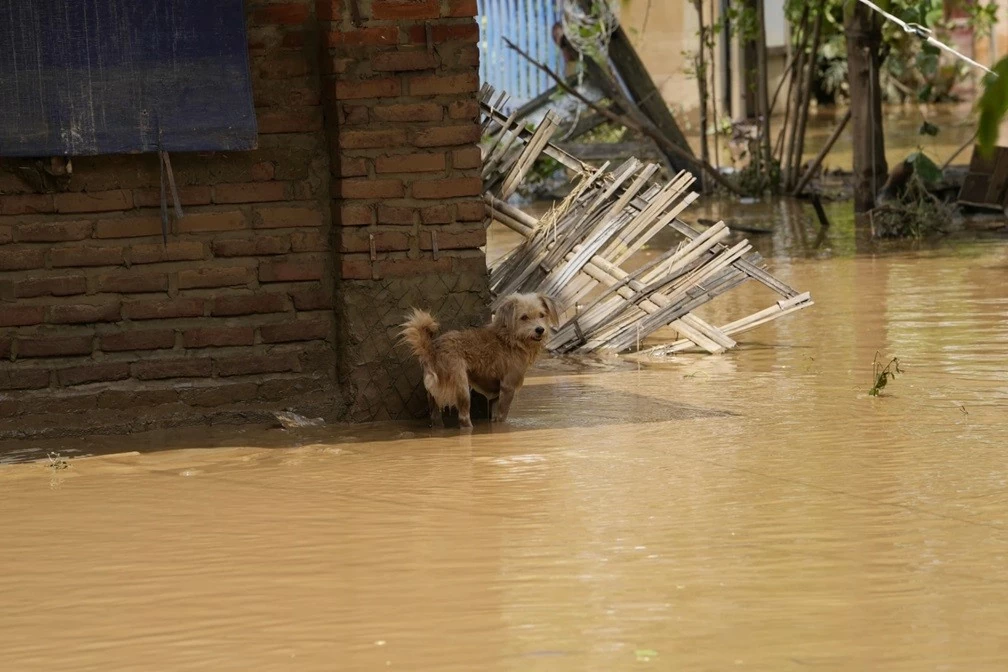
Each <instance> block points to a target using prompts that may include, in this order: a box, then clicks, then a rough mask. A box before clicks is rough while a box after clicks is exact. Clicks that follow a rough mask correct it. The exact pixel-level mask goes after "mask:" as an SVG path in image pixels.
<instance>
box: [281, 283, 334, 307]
mask: <svg viewBox="0 0 1008 672" xmlns="http://www.w3.org/2000/svg"><path fill="white" fill-rule="evenodd" d="M291 299H292V300H293V301H294V307H295V308H297V309H298V310H332V307H333V300H332V295H331V294H330V293H329V292H327V291H325V290H324V289H322V288H321V287H316V288H314V289H299V290H297V291H295V292H291Z"/></svg>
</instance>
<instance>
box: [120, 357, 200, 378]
mask: <svg viewBox="0 0 1008 672" xmlns="http://www.w3.org/2000/svg"><path fill="white" fill-rule="evenodd" d="M212 373H213V364H212V363H211V361H210V360H209V359H207V358H202V357H201V358H196V357H185V358H176V359H147V360H144V361H141V362H134V363H133V376H134V377H135V378H138V379H139V380H163V379H165V378H206V377H207V376H209V375H211V374H212Z"/></svg>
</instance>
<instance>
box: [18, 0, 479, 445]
mask: <svg viewBox="0 0 1008 672" xmlns="http://www.w3.org/2000/svg"><path fill="white" fill-rule="evenodd" d="M357 5H358V7H357V10H358V11H359V17H355V16H353V15H352V13H351V9H352V8H351V7H350V6H348V5H347V4H346V3H344V2H342V0H332V1H330V2H321V1H320V2H318V3H314V2H301V1H292V2H274V3H267V2H260V1H258V0H254V1H253V0H250V1H249V2H248V3H247V20H248V37H249V53H250V60H251V69H252V77H253V89H254V98H255V105H256V116H257V119H258V124H259V148H258V149H256V150H253V151H249V152H234V153H227V154H221V153H191V154H177V155H172V157H171V158H172V164H173V168H174V174H175V179H176V181H177V182H178V184H179V187H180V189H179V192H180V197H181V202H182V207H183V210H184V217H182V218H181V219H179V220H175V219H174V218H172V222H171V228H170V232H169V235H168V242H167V245H165V244H163V243H162V239H161V221H160V209H159V205H160V191H159V172H158V164H157V160H156V158H155V157H154V156H151V155H142V156H101V157H74V158H73V159H72V164H71V165H72V172H70V173H69V174H68V175H60V174H52V173H53V172H56V173H58V172H59V171H58V170H56V171H53V170H52V166H51V164H50V161H49V160H48V159H44V160H40V161H25V160H15V159H2V160H0V436H2V435H10V434H16V433H18V432H22V431H28V430H30V429H31V428H32V427H44V426H52V425H53V419H52V418H51V417H42V414H51V413H54V412H55V413H59V414H60V418H59V421H58V425H59V427H58V429H59V430H61V431H67V432H73V431H78V430H82V429H86V428H92V429H93V428H99V429H102V430H107V431H121V430H124V429H140V428H144V427H149V426H163V425H168V424H175V423H182V422H191V421H194V420H200V419H206V418H208V417H216V418H218V419H221V420H226V421H241V420H258V419H261V418H262V417H264V415H265V412H266V411H267V410H271V409H280V408H285V407H292V408H294V409H295V410H298V411H300V412H303V413H311V414H322V415H325V416H326V417H327V418H329V419H330V420H336V419H345V418H352V419H371V418H382V417H398V416H400V415H402V414H403V413H404V411H406V409H409V408H413V410H416V409H417V407H418V400H419V399H422V394H420V393H421V392H422V389H421V388H420V387H419V371H418V369H417V367H416V366H415V365H410V364H406V363H405V362H404V361H403V354H404V353H400V352H398V351H397V350H395V349H394V348H393V340H394V336H395V330H396V326H395V325H396V324H397V323H398V322H399V321H401V317H402V313H403V312H404V310H405V308H406V307H408V306H410V305H422V306H426V307H429V308H433V309H435V310H437V311H438V312H439V314H443V315H445V316H446V318H447V322H448V323H449V324H451V323H458V324H463V323H472V322H475V321H479V320H481V319H482V318H483V317H484V314H485V305H486V299H487V289H486V270H485V261H484V257H483V253H482V251H481V250H480V249H479V247H480V246H481V245H483V244H484V240H485V234H484V228H483V223H482V217H483V210H482V205H481V201H480V199H479V196H480V192H481V180H480V177H479V175H480V170H479V167H480V158H479V150H478V148H477V147H476V143H477V141H478V139H479V127H478V125H477V123H476V119H477V107H476V100H475V91H476V89H477V87H478V82H477V76H476V66H477V59H478V56H477V51H476V45H475V37H474V36H475V34H476V26H475V22H474V20H473V16H474V14H475V2H474V1H469V0H397V1H382V0H373V2H368V1H367V0H360V1H359V2H358V3H357Z"/></svg>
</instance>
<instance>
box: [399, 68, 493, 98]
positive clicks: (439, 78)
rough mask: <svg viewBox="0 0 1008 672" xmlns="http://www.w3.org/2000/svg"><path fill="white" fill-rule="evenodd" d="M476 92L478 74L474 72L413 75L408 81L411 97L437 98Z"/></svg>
mask: <svg viewBox="0 0 1008 672" xmlns="http://www.w3.org/2000/svg"><path fill="white" fill-rule="evenodd" d="M478 90H479V73H477V72H475V71H474V72H463V73H459V74H455V75H414V76H413V77H410V80H409V95H411V96H439V95H443V94H449V93H470V92H472V91H478Z"/></svg>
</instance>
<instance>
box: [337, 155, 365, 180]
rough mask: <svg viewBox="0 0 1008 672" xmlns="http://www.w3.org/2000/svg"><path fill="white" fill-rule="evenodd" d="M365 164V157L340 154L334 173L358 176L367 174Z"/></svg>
mask: <svg viewBox="0 0 1008 672" xmlns="http://www.w3.org/2000/svg"><path fill="white" fill-rule="evenodd" d="M367 166H368V164H367V160H366V159H360V158H355V157H350V156H341V157H340V158H339V168H338V169H337V172H336V174H337V175H339V176H340V177H360V176H361V175H367Z"/></svg>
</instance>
